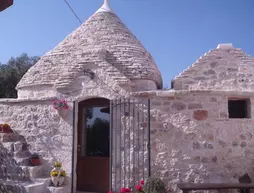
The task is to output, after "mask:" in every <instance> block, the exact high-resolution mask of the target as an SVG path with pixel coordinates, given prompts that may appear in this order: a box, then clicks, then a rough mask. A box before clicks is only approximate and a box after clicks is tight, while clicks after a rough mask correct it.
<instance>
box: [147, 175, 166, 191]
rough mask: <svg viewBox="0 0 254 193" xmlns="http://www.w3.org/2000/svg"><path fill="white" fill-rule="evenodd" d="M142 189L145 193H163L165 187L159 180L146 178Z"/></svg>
mask: <svg viewBox="0 0 254 193" xmlns="http://www.w3.org/2000/svg"><path fill="white" fill-rule="evenodd" d="M143 189H144V192H145V193H165V192H166V185H165V183H164V182H163V181H162V180H161V179H160V178H148V179H147V180H146V182H145V184H144V187H143Z"/></svg>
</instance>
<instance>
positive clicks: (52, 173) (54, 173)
mask: <svg viewBox="0 0 254 193" xmlns="http://www.w3.org/2000/svg"><path fill="white" fill-rule="evenodd" d="M50 175H51V176H52V177H57V176H58V172H57V171H52V172H51V174H50Z"/></svg>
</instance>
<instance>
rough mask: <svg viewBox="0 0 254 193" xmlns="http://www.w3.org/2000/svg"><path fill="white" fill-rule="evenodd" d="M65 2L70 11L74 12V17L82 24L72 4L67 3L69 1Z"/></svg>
mask: <svg viewBox="0 0 254 193" xmlns="http://www.w3.org/2000/svg"><path fill="white" fill-rule="evenodd" d="M64 2H65V3H66V5H67V6H68V7H69V9H70V10H71V11H72V13H73V14H74V16H75V17H76V18H77V19H78V21H79V23H80V24H82V21H81V20H80V19H79V17H78V16H77V14H76V13H75V11H74V10H73V9H72V7H71V6H70V4H69V3H68V2H67V0H64Z"/></svg>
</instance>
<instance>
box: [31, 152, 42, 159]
mask: <svg viewBox="0 0 254 193" xmlns="http://www.w3.org/2000/svg"><path fill="white" fill-rule="evenodd" d="M30 158H31V159H39V158H40V156H39V155H38V154H37V153H33V154H31V156H30Z"/></svg>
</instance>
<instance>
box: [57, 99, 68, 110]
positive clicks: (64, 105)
mask: <svg viewBox="0 0 254 193" xmlns="http://www.w3.org/2000/svg"><path fill="white" fill-rule="evenodd" d="M53 107H54V108H55V109H61V108H63V109H68V108H69V105H68V104H67V101H66V100H56V101H54V102H53Z"/></svg>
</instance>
